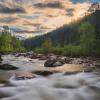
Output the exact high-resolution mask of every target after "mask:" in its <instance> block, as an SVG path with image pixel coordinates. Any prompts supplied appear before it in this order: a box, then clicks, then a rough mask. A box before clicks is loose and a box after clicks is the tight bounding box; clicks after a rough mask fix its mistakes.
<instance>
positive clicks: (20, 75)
mask: <svg viewBox="0 0 100 100" xmlns="http://www.w3.org/2000/svg"><path fill="white" fill-rule="evenodd" d="M35 77H36V76H34V75H33V74H32V73H30V72H18V73H16V74H15V79H16V80H26V79H32V78H35Z"/></svg>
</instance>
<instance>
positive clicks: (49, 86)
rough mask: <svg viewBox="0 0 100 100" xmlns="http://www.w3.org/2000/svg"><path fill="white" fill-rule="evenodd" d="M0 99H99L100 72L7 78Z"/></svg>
mask: <svg viewBox="0 0 100 100" xmlns="http://www.w3.org/2000/svg"><path fill="white" fill-rule="evenodd" d="M0 97H2V98H1V99H0V100H100V74H98V73H78V74H73V75H64V74H63V73H56V74H53V75H50V76H48V77H42V76H37V77H36V78H33V79H29V80H15V78H14V76H12V77H11V79H10V80H9V85H8V86H6V87H0Z"/></svg>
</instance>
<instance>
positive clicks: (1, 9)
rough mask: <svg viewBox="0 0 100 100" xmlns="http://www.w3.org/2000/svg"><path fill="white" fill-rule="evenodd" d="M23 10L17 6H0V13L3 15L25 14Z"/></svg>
mask: <svg viewBox="0 0 100 100" xmlns="http://www.w3.org/2000/svg"><path fill="white" fill-rule="evenodd" d="M25 12H26V11H25V9H24V8H23V7H19V6H13V7H9V6H6V5H2V4H0V13H4V14H14V13H25Z"/></svg>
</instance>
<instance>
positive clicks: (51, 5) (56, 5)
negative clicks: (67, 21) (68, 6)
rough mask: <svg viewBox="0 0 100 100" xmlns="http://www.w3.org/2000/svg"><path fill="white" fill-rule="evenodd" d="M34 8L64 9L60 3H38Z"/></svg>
mask: <svg viewBox="0 0 100 100" xmlns="http://www.w3.org/2000/svg"><path fill="white" fill-rule="evenodd" d="M34 6H35V7H37V8H63V5H62V3H61V2H59V1H56V2H49V3H37V4H34Z"/></svg>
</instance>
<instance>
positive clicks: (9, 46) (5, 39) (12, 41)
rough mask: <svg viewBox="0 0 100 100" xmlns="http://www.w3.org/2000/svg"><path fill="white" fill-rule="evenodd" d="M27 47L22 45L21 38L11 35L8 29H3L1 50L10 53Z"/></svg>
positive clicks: (0, 38) (0, 36)
mask: <svg viewBox="0 0 100 100" xmlns="http://www.w3.org/2000/svg"><path fill="white" fill-rule="evenodd" d="M24 50H25V49H24V48H23V47H22V46H21V43H20V41H19V40H17V39H16V38H15V37H14V36H11V33H10V32H9V31H7V30H3V31H2V33H1V35H0V52H1V53H9V52H18V51H24Z"/></svg>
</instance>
